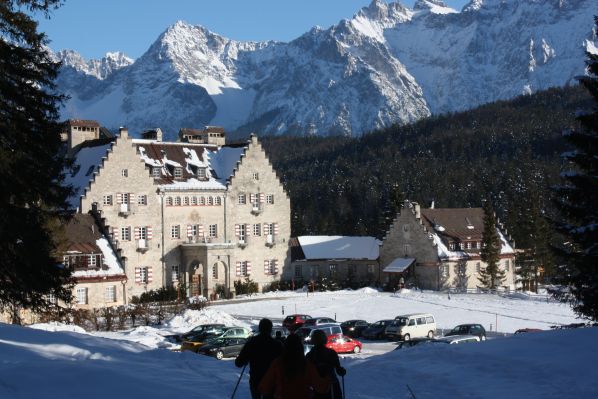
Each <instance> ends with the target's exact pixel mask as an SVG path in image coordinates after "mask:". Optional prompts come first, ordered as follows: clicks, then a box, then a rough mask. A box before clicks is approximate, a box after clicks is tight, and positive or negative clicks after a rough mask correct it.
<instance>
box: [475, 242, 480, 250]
mask: <svg viewBox="0 0 598 399" xmlns="http://www.w3.org/2000/svg"><path fill="white" fill-rule="evenodd" d="M475 247H476V249H480V247H481V245H480V242H479V241H476V242H475Z"/></svg>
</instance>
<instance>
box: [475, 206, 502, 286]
mask: <svg viewBox="0 0 598 399" xmlns="http://www.w3.org/2000/svg"><path fill="white" fill-rule="evenodd" d="M501 245H502V244H501V242H500V237H499V236H498V231H497V229H496V215H495V213H494V208H493V207H492V203H491V201H490V199H487V200H486V202H485V203H484V231H483V232H482V250H481V251H480V256H481V258H482V261H483V262H485V263H486V268H484V269H481V270H480V276H479V277H478V280H479V281H480V283H481V284H482V286H484V287H485V288H489V289H495V288H496V287H497V286H499V285H500V283H502V281H503V280H504V279H505V272H504V270H501V269H500V268H499V260H500V249H501Z"/></svg>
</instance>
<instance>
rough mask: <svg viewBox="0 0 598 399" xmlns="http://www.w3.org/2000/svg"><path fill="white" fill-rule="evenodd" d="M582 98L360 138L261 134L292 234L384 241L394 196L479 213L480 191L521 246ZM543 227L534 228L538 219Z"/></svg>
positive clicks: (506, 106) (530, 101)
mask: <svg viewBox="0 0 598 399" xmlns="http://www.w3.org/2000/svg"><path fill="white" fill-rule="evenodd" d="M588 99H589V97H588V95H587V93H586V92H584V91H583V90H582V89H580V88H579V87H577V86H575V87H569V88H565V89H551V90H548V91H544V92H540V93H537V94H534V95H531V96H522V97H519V98H516V99H515V100H512V101H503V102H497V103H493V104H488V105H485V106H482V107H480V108H477V109H474V110H471V111H467V112H462V113H458V114H451V115H444V116H439V117H433V118H428V119H425V120H422V121H420V122H417V123H415V124H413V125H409V126H394V127H391V128H388V129H385V130H382V131H376V132H373V133H370V134H368V135H365V136H363V137H362V138H346V137H328V138H320V137H262V143H263V145H264V148H265V149H266V151H267V153H268V156H269V157H270V159H271V161H272V163H273V165H274V167H275V169H276V170H277V172H278V174H279V176H280V177H281V179H282V181H283V183H284V185H285V187H286V189H287V191H288V193H289V195H290V197H291V206H292V213H293V214H292V217H293V231H292V234H293V235H295V236H296V235H302V234H344V235H373V236H376V237H379V238H381V237H383V236H384V233H385V231H386V230H387V229H388V227H389V225H390V223H391V221H392V217H393V215H394V213H395V212H396V210H397V208H396V204H397V203H399V202H400V201H401V200H402V199H405V198H408V199H410V200H414V201H418V202H420V203H421V204H422V206H425V207H428V206H430V204H431V202H432V201H434V203H435V206H436V207H479V206H481V199H482V198H484V197H485V196H486V195H487V194H489V195H491V196H492V198H493V199H494V201H495V207H496V210H497V213H498V216H499V218H500V220H501V222H503V223H504V224H505V227H507V228H508V231H509V233H510V234H511V235H512V236H513V238H514V239H515V240H516V242H517V245H518V246H519V247H526V246H527V245H529V241H530V239H532V238H530V237H537V234H535V233H534V232H533V231H530V230H531V229H535V228H538V227H537V224H538V221H537V219H538V218H539V217H540V215H542V214H543V213H544V212H545V211H546V210H548V211H549V209H547V207H550V204H549V201H548V187H549V186H550V185H551V184H553V183H555V182H556V181H558V178H559V170H560V167H561V159H560V153H561V152H562V151H563V150H564V148H565V144H564V141H563V140H562V137H561V133H562V131H563V130H564V129H567V128H570V127H572V126H574V124H575V123H576V122H575V120H574V117H575V112H576V111H577V110H578V109H582V108H585V106H586V105H587V104H588ZM540 224H542V223H540Z"/></svg>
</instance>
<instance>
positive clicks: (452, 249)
mask: <svg viewBox="0 0 598 399" xmlns="http://www.w3.org/2000/svg"><path fill="white" fill-rule="evenodd" d="M449 249H450V250H451V251H454V250H455V243H454V242H450V243H449Z"/></svg>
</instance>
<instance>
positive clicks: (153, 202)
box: [79, 129, 291, 302]
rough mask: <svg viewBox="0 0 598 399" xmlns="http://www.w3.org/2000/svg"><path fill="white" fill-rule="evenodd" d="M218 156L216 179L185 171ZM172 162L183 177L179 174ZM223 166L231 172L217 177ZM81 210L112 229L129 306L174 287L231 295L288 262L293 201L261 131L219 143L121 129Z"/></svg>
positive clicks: (276, 273) (273, 275) (272, 276)
mask: <svg viewBox="0 0 598 399" xmlns="http://www.w3.org/2000/svg"><path fill="white" fill-rule="evenodd" d="M190 150H191V152H193V154H190ZM183 151H184V153H183ZM150 152H151V154H150ZM177 154H178V155H180V157H179V158H177V161H175V160H173V158H172V157H173V156H178V155H177ZM206 154H208V155H206ZM227 154H228V155H227ZM192 155H193V157H195V158H193V157H192ZM217 156H220V158H219V161H218V162H220V163H221V164H223V165H224V164H226V165H224V166H223V165H219V168H220V169H218V170H217V171H216V170H215V169H211V168H212V165H208V164H206V168H207V169H208V170H207V173H208V176H212V177H210V178H209V179H208V178H207V177H206V178H203V177H197V176H195V175H194V176H191V177H189V176H188V174H189V173H191V172H195V173H198V174H199V172H198V171H197V170H196V169H195V166H197V165H200V166H201V165H203V163H202V162H204V161H206V160H207V159H212V158H215V157H217ZM167 157H170V158H171V159H167ZM197 157H199V160H198V158H197ZM202 157H203V158H202ZM190 158H193V159H195V161H194V162H199V163H198V164H193V163H192V160H191V159H190ZM162 161H163V162H162ZM186 162H187V163H188V164H187V165H184V164H185V163H186ZM206 162H207V161H206ZM212 162H214V163H216V161H214V160H212ZM181 163H182V164H181ZM177 165H178V166H177ZM171 167H174V168H178V167H180V169H182V170H184V175H182V177H181V175H180V174H181V173H182V172H181V171H177V173H178V175H179V177H176V174H175V177H173V176H172V175H171V172H173V170H174V169H172V168H171ZM226 167H228V168H229V169H230V176H228V175H227V176H216V175H217V173H225V172H223V170H228V169H226ZM192 169H193V170H192ZM202 173H206V172H205V171H204V172H202ZM226 173H229V172H226ZM214 177H217V179H216V178H214ZM243 196H244V199H245V201H242V200H241V199H240V197H241V198H243ZM252 201H253V203H252ZM79 211H80V212H82V213H87V212H96V213H97V215H98V216H99V217H100V218H101V220H102V221H103V225H104V228H105V229H106V231H108V232H110V235H111V238H112V241H113V243H114V244H115V246H116V247H117V248H118V253H119V256H120V259H121V260H122V263H123V265H124V269H125V272H126V276H127V282H126V283H125V284H124V287H123V289H124V292H125V293H126V301H127V302H128V301H129V300H130V299H131V297H132V296H138V295H140V294H142V293H143V292H146V291H148V290H153V289H158V288H160V287H164V286H168V285H172V284H174V285H175V286H176V285H180V286H182V287H185V288H186V289H187V293H186V294H187V295H188V296H193V295H203V296H206V297H208V296H211V295H213V294H214V293H215V290H216V286H217V285H221V286H222V287H221V288H223V289H224V290H225V291H227V292H228V293H233V292H234V281H236V280H243V279H245V277H250V278H251V279H252V280H253V281H255V282H257V283H258V285H259V287H260V288H261V287H263V286H265V285H267V284H270V283H271V282H272V281H275V280H277V279H279V278H280V276H281V275H282V274H283V273H284V272H285V270H286V269H288V268H289V264H290V258H289V255H288V253H289V249H288V241H289V238H290V229H291V226H290V200H289V197H288V195H287V194H286V192H285V191H284V189H283V187H282V185H281V183H280V181H279V179H278V177H277V176H276V173H275V171H274V170H273V169H272V166H271V164H270V162H269V160H268V158H267V157H266V154H265V152H264V150H263V149H262V147H261V145H260V144H259V142H258V140H257V138H256V137H255V136H252V137H251V139H250V140H249V141H248V142H247V143H246V144H245V145H242V146H236V147H228V146H224V147H220V146H214V145H210V143H208V144H193V143H163V142H159V141H157V140H153V141H150V140H137V139H132V138H130V137H129V135H128V132H127V131H126V130H125V129H121V133H120V136H119V137H117V138H116V140H115V142H114V143H113V145H112V146H111V148H110V149H109V150H108V152H107V154H106V156H105V158H104V160H103V161H102V165H101V166H100V167H99V168H98V169H97V171H96V172H95V173H94V174H93V176H92V179H91V180H90V182H89V184H88V186H87V188H86V189H85V191H84V194H83V195H82V197H81V201H80V207H79ZM242 226H244V227H245V228H244V232H243V233H241V232H240V227H242ZM183 283H184V284H183Z"/></svg>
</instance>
